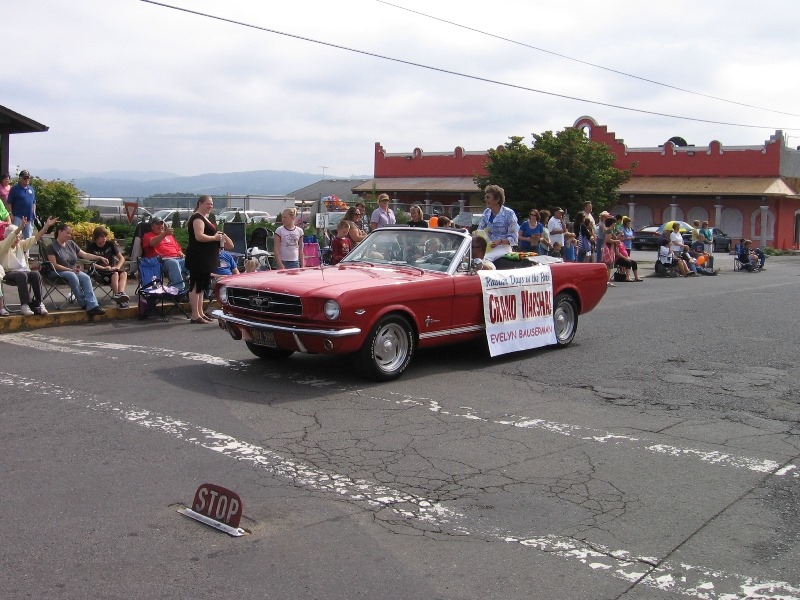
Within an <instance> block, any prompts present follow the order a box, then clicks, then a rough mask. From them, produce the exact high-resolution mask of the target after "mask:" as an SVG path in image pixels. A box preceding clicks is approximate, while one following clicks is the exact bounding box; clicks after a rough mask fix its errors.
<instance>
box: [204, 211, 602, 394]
mask: <svg viewBox="0 0 800 600" xmlns="http://www.w3.org/2000/svg"><path fill="white" fill-rule="evenodd" d="M543 260H545V259H543ZM534 261H535V259H534ZM527 264H533V263H530V262H528V263H527ZM481 265H482V261H481V260H480V259H473V258H472V255H471V249H470V236H469V235H468V234H466V233H462V232H460V231H457V230H453V229H421V228H415V227H387V228H382V229H377V230H375V231H373V232H372V233H371V234H370V235H369V236H368V237H367V238H366V239H365V240H364V241H362V242H361V243H360V244H359V245H358V246H357V247H356V248H355V249H354V250H353V251H352V252H351V253H350V254H348V255H347V256H346V257H345V258H344V259H343V260H342V261H341V262H340V263H339V264H337V265H336V266H322V267H313V268H312V267H309V268H305V269H289V270H283V271H259V272H254V273H243V274H239V275H232V276H229V277H225V278H224V279H222V280H220V281H219V282H218V283H217V286H216V289H215V293H216V297H217V299H218V300H219V302H220V303H221V305H222V309H221V310H215V311H214V312H213V313H212V314H213V316H214V317H216V318H217V319H218V321H219V325H220V327H221V328H222V329H224V330H225V331H226V332H227V333H228V334H229V335H230V336H231V337H233V339H235V340H240V339H243V340H244V341H245V343H246V344H247V347H248V348H249V349H250V351H251V352H252V353H253V354H255V355H256V356H258V357H260V358H264V359H283V358H286V357H288V356H290V355H291V354H293V353H294V352H306V353H311V354H342V353H352V354H354V355H355V357H356V359H357V364H358V365H359V367H360V369H361V371H362V372H363V373H364V374H365V375H367V376H368V377H370V378H372V379H376V380H379V381H388V380H391V379H395V378H397V377H399V376H400V375H401V374H402V373H403V372H404V371H405V370H406V368H407V367H408V365H409V363H410V362H411V359H412V357H413V356H414V352H415V350H416V349H417V348H427V347H432V346H441V345H445V344H453V343H456V342H463V341H466V340H470V339H474V338H478V337H482V336H483V337H486V336H487V331H486V326H485V318H484V314H485V313H484V297H485V294H484V292H483V290H482V284H481V277H479V275H478V273H479V271H478V269H479V268H480V266H481ZM549 269H550V270H549V273H550V274H551V277H550V278H549V279H550V280H551V281H552V289H551V290H550V291H549V292H548V294H549V293H551V294H552V295H546V296H543V297H544V298H546V299H547V302H548V306H546V307H544V308H545V309H546V312H545V313H544V314H545V318H546V319H547V324H548V326H547V327H546V329H548V330H549V331H550V335H551V336H552V334H553V333H554V334H555V336H554V337H551V339H554V340H555V345H556V346H567V345H569V343H570V342H571V341H572V339H573V338H574V336H575V332H576V329H577V326H578V315H579V314H581V313H585V312H587V311H590V310H592V309H593V308H594V307H595V306H596V305H597V303H598V302H600V300H601V299H602V297H603V295H604V294H605V292H606V280H607V272H606V267H605V265H604V264H602V263H556V264H552V265H550V266H549ZM490 272H491V271H490ZM520 272H521V271H520ZM482 273H486V272H485V271H482ZM548 289H549V288H548ZM523 293H524V292H523ZM550 302H552V307H551V306H549V303H550ZM540 304H541V302H540ZM551 312H552V321H551V320H550V319H551ZM486 314H488V313H486ZM539 314H542V313H541V310H540V313H539Z"/></svg>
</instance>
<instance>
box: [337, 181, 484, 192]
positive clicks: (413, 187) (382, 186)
mask: <svg viewBox="0 0 800 600" xmlns="http://www.w3.org/2000/svg"><path fill="white" fill-rule="evenodd" d="M373 186H374V189H375V190H376V191H378V192H423V193H424V192H434V193H450V194H475V193H477V192H479V191H480V188H479V187H478V186H477V185H476V184H475V181H474V180H473V179H472V177H379V178H377V179H370V180H369V181H365V182H364V183H362V184H360V185H357V186H356V187H354V188H353V192H355V193H357V194H359V193H363V192H371V191H372V189H373Z"/></svg>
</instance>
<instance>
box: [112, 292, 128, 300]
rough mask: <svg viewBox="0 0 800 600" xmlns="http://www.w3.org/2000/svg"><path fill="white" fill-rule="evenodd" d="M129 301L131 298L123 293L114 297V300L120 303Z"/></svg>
mask: <svg viewBox="0 0 800 600" xmlns="http://www.w3.org/2000/svg"><path fill="white" fill-rule="evenodd" d="M130 299H131V297H130V296H128V294H126V293H125V292H120V293H119V294H117V295H116V296H114V300H117V301H122V302H127V301H128V300H130Z"/></svg>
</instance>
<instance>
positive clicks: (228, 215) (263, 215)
mask: <svg viewBox="0 0 800 600" xmlns="http://www.w3.org/2000/svg"><path fill="white" fill-rule="evenodd" d="M236 213H239V217H240V218H241V220H242V222H244V223H259V222H261V221H267V222H268V223H274V222H275V217H273V216H272V215H271V214H269V213H268V212H265V211H263V210H237V209H231V210H223V211H222V212H221V213H219V214H218V215H217V216H216V219H217V223H219V222H220V221H225V222H226V223H227V222H228V221H233V219H234V217H236Z"/></svg>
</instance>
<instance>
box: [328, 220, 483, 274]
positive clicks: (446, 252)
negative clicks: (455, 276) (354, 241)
mask: <svg viewBox="0 0 800 600" xmlns="http://www.w3.org/2000/svg"><path fill="white" fill-rule="evenodd" d="M469 240H470V238H469V236H468V235H466V234H464V233H461V232H459V231H456V230H448V229H425V228H418V227H391V228H383V229H377V230H375V231H373V232H372V233H371V234H369V235H368V236H367V238H366V239H365V240H364V241H363V242H361V243H360V244H359V245H358V246H356V248H355V250H353V251H352V252H351V253H350V254H348V255H347V256H346V257H345V258H344V259H343V260H342V262H341V263H339V264H354V263H364V262H366V263H370V264H373V265H387V264H389V265H397V266H412V267H416V268H419V269H422V270H423V271H439V272H444V271H448V270H451V269H450V267H451V265H452V267H453V270H455V268H456V267H457V266H460V265H461V264H462V263H464V264H466V262H467V260H468V257H469Z"/></svg>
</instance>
